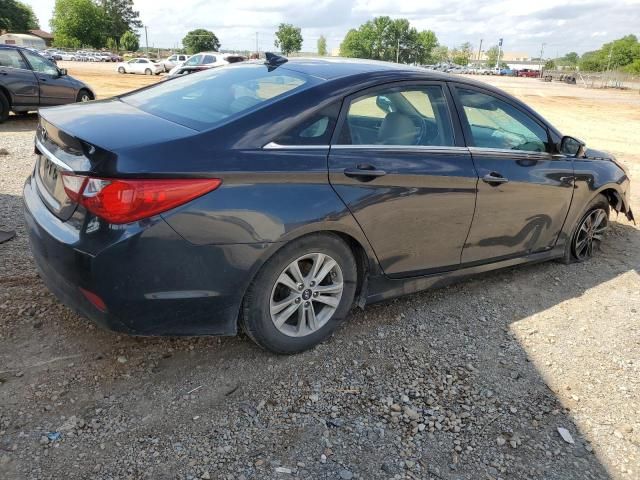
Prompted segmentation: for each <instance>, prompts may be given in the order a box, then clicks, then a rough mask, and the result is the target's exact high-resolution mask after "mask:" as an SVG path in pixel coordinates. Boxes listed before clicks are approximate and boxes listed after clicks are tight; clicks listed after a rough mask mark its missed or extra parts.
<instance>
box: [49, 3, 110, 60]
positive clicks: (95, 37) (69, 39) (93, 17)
mask: <svg viewBox="0 0 640 480" xmlns="http://www.w3.org/2000/svg"><path fill="white" fill-rule="evenodd" d="M104 24H105V19H104V11H103V10H102V9H101V8H100V7H99V6H98V5H96V4H95V3H93V2H92V1H91V0H56V3H55V6H54V8H53V16H52V17H51V28H52V30H53V34H54V38H55V44H56V45H57V46H60V47H73V48H77V47H79V46H84V45H87V46H91V47H95V48H101V47H102V46H103V45H104V42H105V35H104Z"/></svg>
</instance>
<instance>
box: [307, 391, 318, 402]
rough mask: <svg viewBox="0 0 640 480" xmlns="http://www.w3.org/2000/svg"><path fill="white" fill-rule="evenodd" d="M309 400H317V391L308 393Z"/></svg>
mask: <svg viewBox="0 0 640 480" xmlns="http://www.w3.org/2000/svg"><path fill="white" fill-rule="evenodd" d="M309 400H311V402H313V403H316V402H317V401H318V400H320V396H319V395H318V394H317V393H313V394H311V395H309Z"/></svg>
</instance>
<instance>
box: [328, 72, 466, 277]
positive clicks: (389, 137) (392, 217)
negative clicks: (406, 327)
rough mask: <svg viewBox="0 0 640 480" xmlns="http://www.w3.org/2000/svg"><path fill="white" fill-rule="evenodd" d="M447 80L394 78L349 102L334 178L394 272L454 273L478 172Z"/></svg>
mask: <svg viewBox="0 0 640 480" xmlns="http://www.w3.org/2000/svg"><path fill="white" fill-rule="evenodd" d="M450 105H451V103H450V94H449V91H448V89H447V87H446V85H445V84H444V83H440V82H420V83H394V84H389V85H386V86H381V87H376V88H374V89H370V90H367V91H365V92H363V93H358V94H357V95H355V96H352V97H349V98H347V99H346V100H345V102H344V104H343V107H342V111H341V114H340V116H341V118H340V121H339V123H338V126H337V128H336V132H335V133H334V137H333V141H332V145H331V149H330V153H329V179H330V182H331V184H332V185H333V187H334V189H335V191H336V192H337V193H338V195H339V196H340V198H342V200H343V201H344V203H345V204H346V205H347V206H348V208H349V209H350V211H351V213H352V214H353V215H354V217H355V218H356V220H357V221H358V223H359V224H360V226H361V228H362V230H363V231H364V233H365V235H366V236H367V238H368V239H369V242H370V243H371V245H372V247H373V249H374V251H375V253H376V255H377V257H378V260H379V261H380V264H381V266H382V268H383V270H384V272H385V273H386V274H387V275H389V276H393V277H403V276H415V275H423V274H428V273H433V272H438V271H446V270H453V269H456V268H458V266H459V264H460V254H461V252H462V247H463V245H464V242H465V239H466V237H467V234H468V232H469V226H470V224H471V219H472V217H473V210H474V204H475V196H476V183H477V176H476V172H475V169H474V166H473V162H472V160H471V155H470V154H469V151H468V149H467V148H466V147H465V146H464V140H463V138H462V134H461V130H460V126H459V123H458V119H457V118H455V117H453V116H452V110H451V108H450Z"/></svg>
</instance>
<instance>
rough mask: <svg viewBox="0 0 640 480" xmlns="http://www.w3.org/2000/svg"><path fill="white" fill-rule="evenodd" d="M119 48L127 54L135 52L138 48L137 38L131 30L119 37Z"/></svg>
mask: <svg viewBox="0 0 640 480" xmlns="http://www.w3.org/2000/svg"><path fill="white" fill-rule="evenodd" d="M120 47H121V48H122V49H123V50H126V51H127V52H137V51H138V49H139V48H140V41H139V39H138V36H137V35H136V34H135V33H133V32H132V31H131V30H129V31H128V32H124V33H123V34H122V36H121V37H120Z"/></svg>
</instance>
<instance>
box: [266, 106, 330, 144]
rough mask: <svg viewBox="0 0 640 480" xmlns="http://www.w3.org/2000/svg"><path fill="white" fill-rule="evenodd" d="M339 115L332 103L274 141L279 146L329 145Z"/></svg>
mask: <svg viewBox="0 0 640 480" xmlns="http://www.w3.org/2000/svg"><path fill="white" fill-rule="evenodd" d="M339 113H340V104H339V103H334V104H332V105H330V106H328V107H325V108H323V109H321V110H320V111H318V112H316V113H314V114H313V115H311V116H309V117H308V118H306V119H305V120H303V121H302V122H300V123H299V124H298V125H296V126H295V127H293V128H292V129H290V130H289V131H288V132H287V133H285V134H284V135H281V136H280V137H278V138H277V139H276V140H275V143H277V144H279V145H329V142H330V141H331V135H332V134H333V129H334V127H335V125H336V120H337V119H338V114H339Z"/></svg>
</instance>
